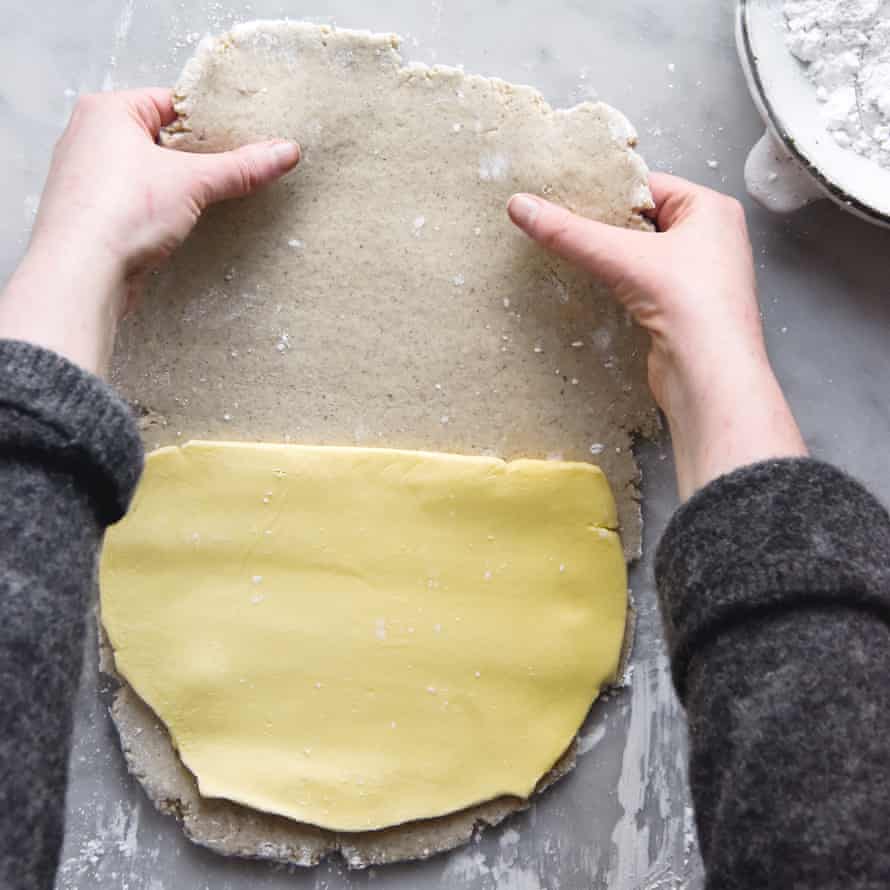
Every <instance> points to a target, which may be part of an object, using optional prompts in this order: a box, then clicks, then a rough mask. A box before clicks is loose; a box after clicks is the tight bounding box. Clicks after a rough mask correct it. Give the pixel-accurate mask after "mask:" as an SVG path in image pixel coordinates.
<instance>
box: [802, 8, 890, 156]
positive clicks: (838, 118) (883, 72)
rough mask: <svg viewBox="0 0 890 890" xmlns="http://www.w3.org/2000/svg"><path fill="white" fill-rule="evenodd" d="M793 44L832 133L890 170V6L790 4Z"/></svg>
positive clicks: (853, 149) (850, 147)
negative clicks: (803, 64) (822, 105)
mask: <svg viewBox="0 0 890 890" xmlns="http://www.w3.org/2000/svg"><path fill="white" fill-rule="evenodd" d="M785 20H786V23H787V28H788V34H787V38H786V40H787V44H788V48H789V49H790V50H791V52H792V53H793V54H794V55H795V56H796V57H797V58H798V59H799V60H800V61H801V62H803V63H805V64H806V65H807V73H808V75H809V78H810V80H811V81H812V82H813V83H814V85H815V87H816V93H817V96H818V98H819V100H820V101H821V102H822V103H823V104H824V107H823V115H824V117H825V122H826V126H827V128H828V130H829V132H830V133H831V134H832V135H833V136H834V138H835V140H836V141H837V143H838V144H839V145H840V146H841V147H843V148H848V149H850V150H852V151H855V152H857V153H858V154H860V155H863V156H865V157H866V158H869V159H870V160H872V161H875V162H876V163H878V164H880V165H881V166H883V167H887V168H888V169H890V3H887V2H886V0H785Z"/></svg>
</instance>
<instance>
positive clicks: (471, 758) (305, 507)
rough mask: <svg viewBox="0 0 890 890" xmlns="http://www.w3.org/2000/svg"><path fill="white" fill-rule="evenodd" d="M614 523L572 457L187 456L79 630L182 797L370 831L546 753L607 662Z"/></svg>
mask: <svg viewBox="0 0 890 890" xmlns="http://www.w3.org/2000/svg"><path fill="white" fill-rule="evenodd" d="M616 525H617V522H616V513H615V504H614V500H613V497H612V493H611V491H610V488H609V484H608V482H607V480H606V478H605V476H604V475H603V474H602V472H601V471H600V470H599V469H598V468H596V467H594V466H591V465H588V464H582V463H557V462H550V461H530V460H520V461H514V462H512V463H504V462H503V461H499V460H496V459H493V458H475V457H474V458H470V457H457V456H453V455H445V454H429V453H420V452H407V451H391V450H369V449H358V448H313V447H300V446H284V445H282V446H279V445H252V444H222V443H214V442H192V443H189V444H188V445H186V446H185V447H184V448H181V449H180V448H164V449H161V450H160V451H157V452H155V453H154V454H152V455H150V456H149V458H148V461H147V466H146V472H145V477H144V479H143V481H142V484H141V485H140V487H139V490H138V492H137V495H136V500H135V503H134V506H133V509H132V511H131V513H130V515H129V516H128V517H127V518H126V519H125V520H124V521H123V522H122V523H121V524H120V525H118V526H116V527H115V528H113V529H112V530H111V531H110V532H109V535H108V539H107V542H106V545H105V551H104V554H103V559H102V567H101V598H102V620H103V623H104V626H105V629H106V631H107V632H108V635H109V638H110V641H111V644H112V646H113V649H114V653H115V661H116V664H117V669H118V671H119V672H120V673H121V674H122V675H123V676H124V677H125V678H126V679H127V681H128V682H129V683H130V684H131V685H132V686H133V688H134V689H135V690H136V692H137V693H138V694H139V695H140V696H141V697H142V698H143V699H144V700H145V701H146V702H147V703H148V704H149V705H150V706H151V707H152V709H153V710H154V711H155V712H156V713H157V714H158V715H159V717H160V718H161V719H162V720H163V722H164V723H165V724H166V726H167V727H168V729H169V730H170V733H171V735H172V737H173V740H174V743H175V744H176V746H177V748H178V750H179V753H180V756H181V757H182V759H183V761H184V763H185V764H186V766H188V767H189V769H191V770H192V772H194V774H195V775H196V777H197V780H198V783H199V786H200V790H201V793H202V794H203V795H205V796H207V797H223V798H227V799H229V800H232V801H235V802H237V803H241V804H245V805H247V806H250V807H253V808H255V809H258V810H263V811H267V812H270V813H278V814H280V815H283V816H287V817H290V818H292V819H296V820H298V821H300V822H306V823H310V824H313V825H318V826H322V827H324V828H330V829H335V830H341V831H359V830H368V829H373V828H382V827H385V826H392V825H398V824H402V823H404V822H409V821H413V820H416V819H422V818H429V817H434V816H440V815H444V814H447V813H451V812H455V811H457V810H460V809H463V808H465V807H468V806H471V805H473V804H476V803H480V802H483V801H487V800H491V799H493V798H496V797H499V796H501V795H505V794H507V795H515V796H518V797H527V796H529V795H530V794H531V793H532V791H533V790H534V788H535V786H536V784H537V782H538V780H539V779H540V778H541V777H542V776H543V775H544V774H545V773H546V772H547V771H548V770H549V769H550V767H552V766H553V764H554V763H555V761H556V760H557V759H558V758H559V756H560V755H561V754H562V753H563V751H564V750H565V749H566V748H567V747H568V745H569V744H570V742H571V740H572V738H573V736H574V735H575V733H576V732H577V731H578V729H579V727H580V726H581V723H582V722H583V720H584V717H585V715H586V713H587V711H588V709H589V708H590V705H591V703H592V702H593V701H594V699H595V698H596V696H597V694H598V693H599V691H600V689H601V688H602V687H603V686H604V685H605V684H608V683H609V682H611V681H613V680H614V679H615V675H616V671H617V670H618V663H619V658H620V651H621V644H622V638H623V634H624V625H625V619H626V611H627V578H626V569H625V562H624V558H623V555H622V549H621V544H620V541H619V537H618V535H617V533H616V532H615V531H614V529H615V528H616Z"/></svg>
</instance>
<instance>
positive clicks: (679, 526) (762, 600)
mask: <svg viewBox="0 0 890 890" xmlns="http://www.w3.org/2000/svg"><path fill="white" fill-rule="evenodd" d="M888 565H890V518H888V515H887V513H886V511H885V510H884V509H883V508H882V507H881V506H880V504H879V503H878V502H877V501H876V500H875V499H874V498H873V497H872V496H871V495H869V494H868V492H866V491H865V490H864V489H863V488H862V487H861V486H859V485H858V484H857V483H855V482H853V481H852V480H851V479H849V478H848V477H847V476H845V475H844V474H843V473H841V472H839V471H838V470H835V469H833V468H832V467H829V466H826V465H825V464H822V463H818V462H817V461H812V460H786V461H772V462H768V463H764V464H759V465H756V466H753V467H749V468H746V469H743V470H740V471H738V472H736V473H733V474H731V475H729V476H726V477H724V478H723V479H720V480H718V481H716V482H714V483H713V484H711V485H709V486H708V487H707V488H705V489H704V490H703V491H701V492H699V493H698V494H697V495H696V496H695V497H693V498H692V500H690V501H689V503H688V504H686V505H685V506H684V507H683V508H682V509H681V510H680V511H679V512H678V513H677V514H676V516H675V517H674V519H673V520H672V521H671V524H670V526H669V527H668V530H667V532H666V533H665V535H664V538H663V539H662V542H661V544H660V546H659V550H658V556H657V561H656V575H657V581H658V587H659V595H660V598H661V605H662V612H663V616H664V622H665V628H666V633H667V638H668V643H669V646H670V650H671V656H672V666H673V673H674V682H675V685H676V687H677V690H678V692H679V694H680V696H681V698H682V700H683V702H684V705H685V707H686V711H687V715H688V719H689V734H690V782H691V785H692V793H693V798H694V802H695V810H696V819H697V824H698V833H699V841H700V845H701V851H702V855H703V858H704V862H705V866H706V870H707V875H708V878H707V886H708V888H709V890H718V888H719V890H741V888H745V890H755V888H756V890H780V888H781V890H827V888H831V890H841V888H843V890H878V888H887V887H890V845H888V842H887V831H888V828H890V573H888Z"/></svg>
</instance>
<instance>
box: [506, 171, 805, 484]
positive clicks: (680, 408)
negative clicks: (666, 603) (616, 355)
mask: <svg viewBox="0 0 890 890" xmlns="http://www.w3.org/2000/svg"><path fill="white" fill-rule="evenodd" d="M651 186H652V193H653V197H654V199H655V204H656V210H655V211H654V214H653V216H654V219H655V222H656V225H657V227H658V230H659V231H658V232H657V233H651V232H639V231H633V230H628V229H621V228H616V227H614V226H608V225H605V224H603V223H598V222H594V221H593V220H588V219H584V218H582V217H579V216H576V215H574V214H572V213H569V211H567V210H565V209H563V208H561V207H557V206H556V205H554V204H551V203H550V202H548V201H544V200H542V199H541V198H537V197H535V196H531V195H515V196H514V197H513V198H512V199H511V201H510V205H509V208H508V209H509V212H510V216H511V218H512V219H513V221H514V222H515V223H516V224H517V225H518V226H519V227H520V228H521V229H523V230H524V231H525V232H526V233H527V234H528V235H529V236H530V237H532V238H533V239H534V240H536V241H537V242H539V243H540V244H541V245H542V246H544V247H546V248H547V249H549V250H551V251H553V252H554V253H556V254H557V255H559V256H561V257H563V258H565V259H567V260H569V261H571V262H573V263H575V264H577V265H579V266H581V267H582V268H585V269H587V270H588V271H589V272H590V273H591V274H592V275H594V276H595V277H596V278H598V279H600V280H601V281H602V282H603V283H604V284H605V285H607V286H608V287H609V288H610V289H611V290H612V292H613V293H614V295H615V297H616V299H617V300H618V301H619V302H620V303H621V304H622V305H623V306H624V307H625V308H626V309H627V310H628V311H629V312H630V313H631V314H632V315H633V316H634V318H635V319H636V320H637V322H638V323H639V324H640V325H641V326H642V327H644V328H645V329H646V330H647V331H649V333H650V335H651V337H652V348H651V351H650V354H649V383H650V386H651V388H652V392H653V394H654V395H655V398H656V400H657V401H658V403H659V405H660V406H661V408H662V410H663V411H664V412H665V414H666V415H667V418H668V422H669V424H670V427H671V433H672V436H673V443H674V451H675V454H676V458H677V475H678V482H679V488H680V494H681V496H682V497H684V498H686V497H689V496H690V495H691V494H692V493H693V492H694V491H696V490H697V489H698V488H700V487H702V486H703V485H705V484H706V483H707V482H709V481H710V480H712V479H714V478H716V477H717V476H719V475H722V474H723V473H725V472H729V471H730V470H732V469H735V468H736V467H739V466H743V465H745V464H748V463H753V462H755V461H757V460H763V459H766V458H769V457H780V456H798V455H801V454H805V453H806V447H805V445H804V444H803V440H802V438H801V436H800V432H799V430H798V428H797V425H796V423H795V421H794V418H793V417H792V415H791V411H790V409H789V408H788V405H787V403H786V402H785V398H784V396H783V395H782V392H781V389H780V388H779V385H778V382H777V381H776V379H775V376H774V374H773V372H772V369H771V367H770V364H769V359H768V357H767V354H766V346H765V344H764V340H763V330H762V326H761V322H760V312H759V308H758V303H757V290H756V280H755V275H754V264H753V259H752V255H751V245H750V241H749V239H748V231H747V226H746V223H745V215H744V211H743V209H742V207H741V205H740V204H739V202H738V201H736V200H734V199H733V198H729V197H727V196H725V195H721V194H719V193H717V192H714V191H711V190H710V189H706V188H703V187H701V186H696V185H693V184H692V183H689V182H686V181H685V180H682V179H678V178H676V177H674V176H668V175H666V174H653V175H652V177H651Z"/></svg>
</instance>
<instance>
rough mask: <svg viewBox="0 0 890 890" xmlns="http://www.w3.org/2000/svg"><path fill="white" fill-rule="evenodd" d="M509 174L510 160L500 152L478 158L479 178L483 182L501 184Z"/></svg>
mask: <svg viewBox="0 0 890 890" xmlns="http://www.w3.org/2000/svg"><path fill="white" fill-rule="evenodd" d="M509 172H510V158H508V157H507V155H505V154H502V153H501V152H495V153H494V154H487V155H482V157H481V158H479V178H480V179H481V180H482V181H483V182H502V181H503V180H505V179H506V178H507V174H508V173H509Z"/></svg>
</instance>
